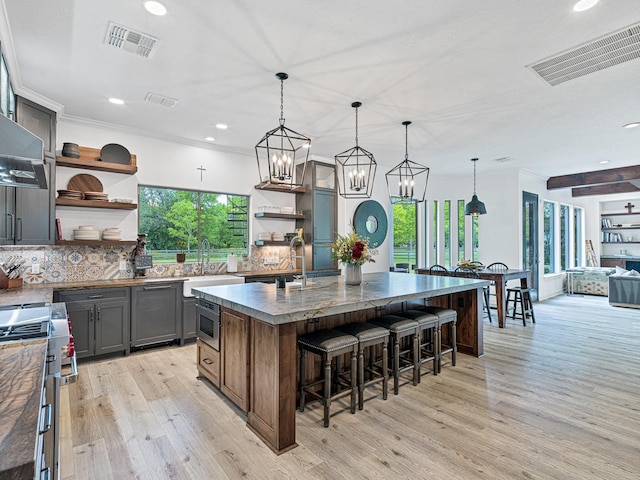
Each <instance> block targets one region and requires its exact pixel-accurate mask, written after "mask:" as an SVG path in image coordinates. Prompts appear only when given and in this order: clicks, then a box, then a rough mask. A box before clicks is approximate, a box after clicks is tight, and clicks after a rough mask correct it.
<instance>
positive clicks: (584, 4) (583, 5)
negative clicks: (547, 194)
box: [573, 0, 598, 12]
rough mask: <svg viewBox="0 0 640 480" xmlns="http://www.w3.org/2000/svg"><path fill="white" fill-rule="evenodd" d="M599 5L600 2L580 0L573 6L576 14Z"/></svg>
mask: <svg viewBox="0 0 640 480" xmlns="http://www.w3.org/2000/svg"><path fill="white" fill-rule="evenodd" d="M596 3H598V0H580V1H579V2H578V3H576V4H575V5H574V6H573V11H574V12H584V11H585V10H589V9H590V8H591V7H593V6H595V4H596Z"/></svg>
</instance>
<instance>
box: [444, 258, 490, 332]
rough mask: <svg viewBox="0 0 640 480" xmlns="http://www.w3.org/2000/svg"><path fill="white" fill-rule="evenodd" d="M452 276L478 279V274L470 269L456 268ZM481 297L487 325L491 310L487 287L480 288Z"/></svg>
mask: <svg viewBox="0 0 640 480" xmlns="http://www.w3.org/2000/svg"><path fill="white" fill-rule="evenodd" d="M453 274H454V275H455V276H457V277H466V278H477V279H480V274H479V273H478V272H477V271H476V270H475V269H474V268H471V267H465V266H462V267H457V268H456V269H455V270H454V271H453ZM482 297H483V303H484V310H485V312H487V317H489V323H491V322H492V320H491V308H490V306H489V286H486V287H482Z"/></svg>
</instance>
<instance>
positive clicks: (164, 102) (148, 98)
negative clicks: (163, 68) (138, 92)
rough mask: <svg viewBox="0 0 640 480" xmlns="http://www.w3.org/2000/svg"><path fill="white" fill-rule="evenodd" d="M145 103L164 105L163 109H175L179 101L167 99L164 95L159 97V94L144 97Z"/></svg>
mask: <svg viewBox="0 0 640 480" xmlns="http://www.w3.org/2000/svg"><path fill="white" fill-rule="evenodd" d="M144 99H145V101H147V102H150V103H155V104H156V105H162V106H163V107H173V106H175V104H176V103H178V100H177V99H175V98H171V97H165V96H164V95H159V94H157V93H151V92H149V93H147V96H146V97H144Z"/></svg>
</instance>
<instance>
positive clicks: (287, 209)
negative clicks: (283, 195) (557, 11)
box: [280, 207, 295, 215]
mask: <svg viewBox="0 0 640 480" xmlns="http://www.w3.org/2000/svg"><path fill="white" fill-rule="evenodd" d="M294 211H295V210H294V208H293V207H280V213H286V214H288V215H292V214H293V213H294Z"/></svg>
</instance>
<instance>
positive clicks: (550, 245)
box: [543, 202, 556, 273]
mask: <svg viewBox="0 0 640 480" xmlns="http://www.w3.org/2000/svg"><path fill="white" fill-rule="evenodd" d="M543 216H544V217H543V221H544V273H554V272H555V271H556V267H555V205H554V204H553V203H551V202H544V207H543Z"/></svg>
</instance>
